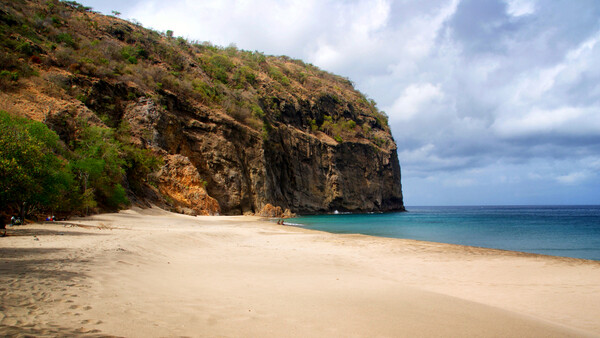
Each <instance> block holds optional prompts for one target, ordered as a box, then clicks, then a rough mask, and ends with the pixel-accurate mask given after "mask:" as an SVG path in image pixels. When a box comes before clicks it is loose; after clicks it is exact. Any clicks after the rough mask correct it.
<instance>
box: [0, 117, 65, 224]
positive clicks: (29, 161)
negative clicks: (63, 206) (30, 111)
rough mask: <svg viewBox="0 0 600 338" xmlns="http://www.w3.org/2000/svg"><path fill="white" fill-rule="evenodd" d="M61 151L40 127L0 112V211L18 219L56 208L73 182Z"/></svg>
mask: <svg viewBox="0 0 600 338" xmlns="http://www.w3.org/2000/svg"><path fill="white" fill-rule="evenodd" d="M61 151H63V149H61V147H60V146H59V138H58V135H56V133H54V132H53V131H51V130H50V129H48V127H46V125H44V124H43V123H40V122H36V121H32V120H28V119H25V118H18V117H14V116H11V115H10V114H8V113H7V112H4V111H0V207H1V208H7V207H8V208H11V209H13V210H18V211H19V213H20V214H21V217H25V216H26V214H28V213H30V212H32V211H34V210H39V209H40V208H56V207H59V206H60V205H59V203H58V201H59V200H60V196H62V195H64V194H65V193H66V192H67V191H69V190H70V188H71V186H72V181H73V180H72V175H71V173H70V172H69V171H68V170H67V168H66V160H65V159H64V158H62V157H60V156H59V154H60V152H61Z"/></svg>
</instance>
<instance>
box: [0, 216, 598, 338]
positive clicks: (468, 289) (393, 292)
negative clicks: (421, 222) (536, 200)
mask: <svg viewBox="0 0 600 338" xmlns="http://www.w3.org/2000/svg"><path fill="white" fill-rule="evenodd" d="M68 223H80V224H82V225H84V226H88V227H91V228H80V227H66V226H64V225H62V224H61V222H56V223H55V224H39V223H38V224H33V225H27V226H18V227H14V228H10V227H9V237H5V238H0V270H1V272H2V274H1V275H0V282H1V283H2V285H3V287H2V289H0V296H1V299H0V301H1V302H0V304H2V305H0V306H2V311H1V312H0V333H2V334H5V335H6V334H19V333H20V334H33V335H42V334H50V335H65V334H68V335H90V334H98V335H115V336H142V335H144V336H174V335H188V336H214V335H219V336H256V335H260V336H325V335H328V336H330V335H333V336H389V335H394V336H398V335H400V336H410V335H419V336H439V335H440V334H441V335H446V336H447V335H461V336H493V335H503V336H519V335H523V333H524V332H526V333H527V335H528V336H564V335H575V336H598V335H600V323H598V321H597V318H600V309H598V307H597V304H598V303H600V284H599V282H598V281H600V262H597V261H593V260H582V259H577V258H566V257H558V256H546V255H538V254H530V253H520V252H515V251H507V250H499V249H487V248H477V247H467V246H461V245H455V244H444V243H435V242H422V241H417V240H407V239H395V238H385V237H375V236H369V235H353V234H331V233H327V232H322V231H316V230H310V229H304V228H301V227H294V226H278V225H276V224H274V223H272V222H270V221H268V220H265V219H264V218H260V217H251V216H198V217H192V216H184V215H178V214H172V213H168V212H166V211H163V210H160V209H146V210H140V209H137V210H136V209H134V210H127V211H124V212H121V213H118V214H101V215H96V216H92V217H88V218H82V219H76V220H72V221H69V222H68ZM36 238H37V240H36ZM125 322H127V323H130V325H126V326H124V325H122V324H123V323H125ZM332 323H333V324H332Z"/></svg>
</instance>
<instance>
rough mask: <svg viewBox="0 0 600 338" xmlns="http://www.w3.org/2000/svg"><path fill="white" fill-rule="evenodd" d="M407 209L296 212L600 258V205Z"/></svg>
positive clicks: (338, 224) (318, 221)
mask: <svg viewBox="0 0 600 338" xmlns="http://www.w3.org/2000/svg"><path fill="white" fill-rule="evenodd" d="M407 210H408V211H409V212H404V213H384V214H337V215H317V216H301V217H298V218H295V219H293V220H290V221H291V222H293V223H297V224H298V225H301V226H303V227H305V228H309V229H315V230H322V231H327V232H332V233H358V234H365V235H371V236H380V237H392V238H407V239H416V240H422V241H430V242H440V243H451V244H461V245H470V246H479V247H485V248H495V249H504V250H513V251H523V252H531V253H538V254H544V255H553V256H565V257H574V258H584V259H593V260H599V261H600V206H481V207H474V206H469V207H466V206H465V207H407Z"/></svg>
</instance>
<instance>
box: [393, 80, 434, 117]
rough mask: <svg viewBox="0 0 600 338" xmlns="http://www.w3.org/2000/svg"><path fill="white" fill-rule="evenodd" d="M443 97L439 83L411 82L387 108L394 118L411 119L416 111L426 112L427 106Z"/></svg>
mask: <svg viewBox="0 0 600 338" xmlns="http://www.w3.org/2000/svg"><path fill="white" fill-rule="evenodd" d="M443 98H444V93H443V92H442V91H441V89H440V87H439V85H438V86H435V85H432V84H431V83H424V84H411V85H409V86H408V87H406V89H404V92H403V93H402V95H401V96H400V97H399V98H398V99H396V101H395V102H394V103H393V104H392V107H391V108H390V109H389V110H388V114H390V117H391V118H393V119H396V120H401V121H406V120H411V119H412V118H413V117H414V116H415V115H416V114H417V113H420V112H426V111H427V107H428V106H430V105H433V104H436V103H437V102H439V101H440V100H442V99H443Z"/></svg>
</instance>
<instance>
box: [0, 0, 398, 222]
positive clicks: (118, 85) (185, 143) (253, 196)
mask: <svg viewBox="0 0 600 338" xmlns="http://www.w3.org/2000/svg"><path fill="white" fill-rule="evenodd" d="M19 4H20V5H17V4H13V5H12V7H11V6H8V5H2V6H3V7H2V8H0V10H2V11H1V12H0V14H1V16H2V18H0V19H2V20H0V23H2V22H4V23H5V24H6V25H9V24H11V25H14V23H13V21H17V22H18V21H19V20H26V17H28V15H27V13H28V12H36V13H37V12H41V13H44V15H46V16H51V15H54V16H52V18H53V19H52V20H53V21H52V22H56V21H57V20H58V21H59V22H62V24H61V25H60V26H59V27H55V26H52V25H51V26H49V27H46V28H44V29H45V30H44V29H41V31H42V32H45V33H39V32H38V33H36V34H38V35H36V37H37V40H34V39H32V38H27V39H28V40H27V41H28V43H30V44H31V45H32V46H34V47H36V48H33V50H34V51H37V52H33V55H35V58H34V57H33V56H31V58H30V59H29V61H27V59H26V58H21V59H19V62H24V63H28V65H29V67H31V68H33V69H34V70H35V71H36V72H37V73H38V74H39V75H38V76H35V75H33V76H29V77H26V78H22V79H19V81H18V82H16V83H11V84H10V85H11V88H10V90H8V91H5V92H3V93H0V99H2V100H3V101H4V102H5V103H4V107H0V109H4V110H8V111H9V112H12V113H15V114H19V115H26V116H28V117H30V118H33V119H37V120H41V121H46V122H47V124H48V125H49V126H50V127H51V128H53V129H54V130H56V131H57V133H58V134H59V135H60V136H61V138H62V139H63V141H65V143H68V142H69V139H70V138H73V137H76V136H75V135H76V134H77V133H76V131H73V130H71V131H69V132H65V130H63V129H65V127H64V125H66V124H68V123H67V122H68V121H69V120H75V119H85V120H86V121H87V123H89V124H95V125H101V126H105V127H109V128H117V127H120V126H123V125H124V124H126V125H127V126H129V129H128V130H129V132H130V133H131V136H132V139H133V141H134V143H135V144H136V145H137V146H138V147H141V148H146V149H151V150H153V151H154V152H155V153H156V154H158V155H159V156H161V157H162V158H163V159H164V166H163V168H162V169H160V170H159V171H158V172H157V173H155V174H153V177H151V178H150V179H149V183H152V184H149V185H148V186H147V187H146V188H147V189H146V190H145V191H147V192H148V193H145V194H143V195H144V196H136V198H139V199H140V200H149V201H151V202H157V201H156V200H157V199H158V200H159V201H158V202H161V203H163V204H166V205H170V206H172V207H173V208H175V209H176V210H178V211H181V212H186V213H191V214H217V213H222V214H242V213H256V212H258V211H259V210H261V209H262V208H263V207H264V206H265V205H267V204H272V205H274V206H278V207H281V208H282V209H290V210H291V211H293V212H296V213H314V212H330V211H334V210H338V211H356V212H358V211H393V210H403V209H404V206H403V202H402V189H401V183H400V166H399V162H398V158H397V153H396V145H395V143H394V140H393V138H392V136H391V133H390V130H389V127H388V126H387V118H386V117H385V115H384V114H383V113H382V112H380V111H379V110H378V109H377V108H376V106H375V104H374V102H372V101H370V100H368V99H366V98H365V97H364V95H362V94H361V93H359V92H358V91H356V90H355V89H354V88H353V86H352V83H351V82H350V81H349V80H347V79H344V78H341V77H338V76H335V75H332V74H329V73H326V72H323V71H321V70H319V69H317V68H316V67H314V66H312V65H307V64H304V63H303V62H301V61H299V60H291V59H290V58H287V57H271V56H264V55H263V54H261V53H257V52H246V51H238V50H237V49H235V48H232V47H228V48H219V47H214V46H212V45H207V44H202V45H198V44H190V43H189V42H187V41H185V40H183V39H181V38H177V39H175V38H173V37H171V36H166V35H164V34H161V33H157V32H153V31H149V30H146V29H144V28H141V27H139V26H136V25H133V24H131V23H128V22H126V21H123V20H120V19H117V18H113V17H106V16H102V15H100V14H97V13H93V12H91V11H90V10H89V9H86V8H82V7H78V6H77V5H73V4H71V5H65V4H64V3H60V2H53V1H48V2H42V1H39V2H38V1H29V2H27V1H25V2H22V3H21V2H19ZM49 4H53V6H50V5H49ZM57 8H58V9H57ZM20 11H21V12H20ZM29 14H31V13H29ZM37 15H38V17H41V16H42V15H41V14H37ZM7 18H9V19H10V20H12V21H10V20H8V19H7ZM57 18H58V19H57ZM59 19H60V20H59ZM61 20H62V21H61ZM7 22H8V23H7ZM81 22H87V23H88V24H86V25H83V26H81ZM78 25H79V26H78ZM4 32H5V34H6V30H5V31H4ZM32 34H33V33H32ZM61 34H62V35H61ZM65 34H68V35H69V36H71V40H70V41H74V42H73V43H72V44H69V43H66V44H65V43H64V42H59V43H58V46H56V44H55V46H54V49H52V48H46V47H45V46H46V45H47V44H44V43H43V41H44V39H49V40H52V39H54V41H56V38H53V37H56V36H62V37H63V38H61V39H62V40H64V36H65ZM22 35H26V34H25V33H22ZM14 38H15V37H14V34H13V35H11V37H5V39H9V40H10V39H14ZM40 40H41V41H42V42H39V41H40ZM67 40H68V39H67ZM36 41H37V42H36ZM67 42H68V41H67ZM57 47H58V48H57ZM4 53H6V54H8V53H9V52H8V51H7V49H5V50H4ZM64 53H67V54H64ZM17 57H20V56H17ZM132 58H133V59H132ZM32 60H33V61H32ZM32 93H35V95H32ZM57 121H63V122H62V124H60V123H58V122H57ZM65 121H66V122H65ZM119 130H122V129H119ZM137 194H138V195H139V194H140V192H139V191H138V192H137Z"/></svg>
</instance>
